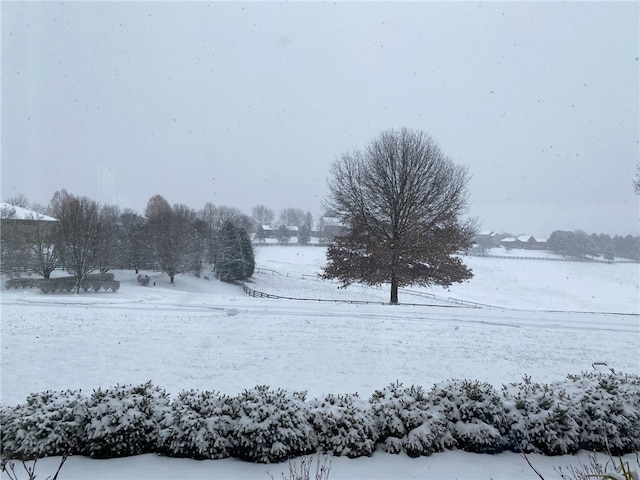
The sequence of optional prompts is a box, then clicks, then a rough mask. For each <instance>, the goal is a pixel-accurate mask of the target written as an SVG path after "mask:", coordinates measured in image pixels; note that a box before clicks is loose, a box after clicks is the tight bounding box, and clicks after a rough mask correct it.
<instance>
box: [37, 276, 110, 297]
mask: <svg viewBox="0 0 640 480" xmlns="http://www.w3.org/2000/svg"><path fill="white" fill-rule="evenodd" d="M98 275H99V276H104V277H105V278H99V277H98ZM109 277H113V274H112V273H105V274H97V275H96V276H87V277H86V278H84V279H82V282H80V288H81V289H82V290H83V291H84V292H88V291H89V290H92V291H94V292H99V291H100V290H103V289H104V290H105V291H108V290H111V291H112V292H117V291H118V290H119V289H120V282H118V281H117V280H113V278H111V279H109ZM37 286H38V288H39V289H40V290H41V291H42V292H43V293H49V292H51V293H55V292H71V291H72V290H75V289H76V287H77V280H76V278H75V277H60V278H41V279H39V280H38V283H37Z"/></svg>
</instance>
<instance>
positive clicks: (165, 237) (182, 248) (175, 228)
mask: <svg viewBox="0 0 640 480" xmlns="http://www.w3.org/2000/svg"><path fill="white" fill-rule="evenodd" d="M145 217H147V226H146V227H147V232H148V234H149V242H150V244H151V246H152V249H153V252H154V257H155V260H156V261H157V262H158V265H159V266H160V268H161V269H162V271H163V272H165V273H166V274H167V275H168V276H169V283H170V284H172V285H173V284H175V277H176V275H177V274H179V273H184V272H191V271H195V272H197V273H199V270H200V268H201V265H202V259H203V256H204V240H205V233H204V229H205V228H204V222H203V221H201V220H198V217H197V215H196V212H195V211H194V210H192V209H191V208H189V207H187V206H186V205H181V204H176V205H174V206H173V207H171V206H170V205H169V202H167V201H166V200H165V199H164V197H162V196H161V195H154V196H153V197H151V198H150V199H149V201H148V202H147V208H146V210H145Z"/></svg>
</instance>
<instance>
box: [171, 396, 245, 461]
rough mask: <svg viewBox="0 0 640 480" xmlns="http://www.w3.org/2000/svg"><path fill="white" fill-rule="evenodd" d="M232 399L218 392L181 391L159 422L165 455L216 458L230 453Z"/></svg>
mask: <svg viewBox="0 0 640 480" xmlns="http://www.w3.org/2000/svg"><path fill="white" fill-rule="evenodd" d="M232 415H233V402H232V399H231V398H230V397H228V396H226V395H222V394H220V393H217V392H208V391H204V392H198V391H195V390H189V391H183V392H181V393H180V394H179V395H178V398H176V399H175V400H174V401H173V402H171V409H170V410H168V411H167V412H166V413H165V416H164V418H163V419H162V422H161V431H160V438H159V441H160V448H161V449H162V450H163V452H164V453H166V454H167V455H171V456H175V457H186V458H196V459H218V458H225V457H228V456H230V455H231V449H232V443H231V432H232V430H233V418H232Z"/></svg>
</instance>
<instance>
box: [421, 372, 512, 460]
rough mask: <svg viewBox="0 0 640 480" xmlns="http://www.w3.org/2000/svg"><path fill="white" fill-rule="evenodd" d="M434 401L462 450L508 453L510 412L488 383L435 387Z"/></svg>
mask: <svg viewBox="0 0 640 480" xmlns="http://www.w3.org/2000/svg"><path fill="white" fill-rule="evenodd" d="M430 399H431V401H432V402H433V405H434V407H435V408H436V410H437V411H438V412H440V413H441V414H442V415H443V416H444V417H445V418H446V419H447V422H448V424H449V431H450V432H451V434H452V436H453V438H454V439H455V443H456V446H457V447H458V448H460V449H461V450H465V451H468V452H476V453H497V452H500V451H503V450H506V449H507V447H508V441H507V433H508V432H509V427H510V422H509V419H508V417H507V409H506V406H505V405H504V403H503V401H502V398H501V397H500V394H499V393H498V392H497V391H496V390H495V389H494V388H493V387H492V386H491V385H489V384H488V383H482V382H479V381H477V380H451V381H448V382H444V383H441V384H438V385H435V386H434V387H433V389H432V390H431V392H430Z"/></svg>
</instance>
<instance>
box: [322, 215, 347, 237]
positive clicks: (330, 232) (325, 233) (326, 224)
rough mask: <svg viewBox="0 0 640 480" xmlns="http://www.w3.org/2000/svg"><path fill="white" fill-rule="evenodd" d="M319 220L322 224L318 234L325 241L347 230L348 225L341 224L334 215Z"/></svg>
mask: <svg viewBox="0 0 640 480" xmlns="http://www.w3.org/2000/svg"><path fill="white" fill-rule="evenodd" d="M320 222H321V224H322V229H321V231H320V236H321V237H322V238H324V239H325V240H326V241H331V240H333V239H334V238H335V237H338V236H340V235H344V234H346V233H347V231H348V230H349V227H348V226H347V225H344V224H342V223H341V222H340V220H339V219H338V218H336V217H322V219H321V221H320Z"/></svg>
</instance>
